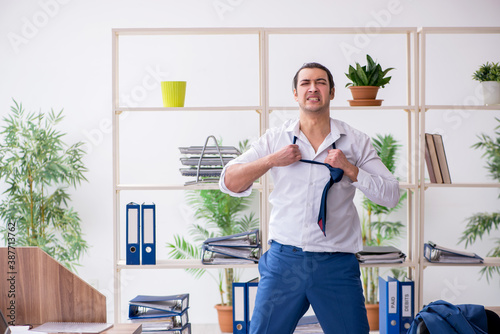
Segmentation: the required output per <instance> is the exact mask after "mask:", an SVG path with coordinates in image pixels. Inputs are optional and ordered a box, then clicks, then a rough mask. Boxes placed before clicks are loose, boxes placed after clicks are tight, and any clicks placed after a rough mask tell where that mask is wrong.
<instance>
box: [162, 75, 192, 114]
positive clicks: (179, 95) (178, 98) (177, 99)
mask: <svg viewBox="0 0 500 334" xmlns="http://www.w3.org/2000/svg"><path fill="white" fill-rule="evenodd" d="M161 92H162V96H163V106H164V107H166V108H168V107H184V99H185V97H186V81H162V82H161Z"/></svg>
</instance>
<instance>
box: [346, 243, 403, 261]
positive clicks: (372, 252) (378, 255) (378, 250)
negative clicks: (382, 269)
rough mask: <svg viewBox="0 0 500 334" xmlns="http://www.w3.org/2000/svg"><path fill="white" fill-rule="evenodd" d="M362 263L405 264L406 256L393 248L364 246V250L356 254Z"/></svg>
mask: <svg viewBox="0 0 500 334" xmlns="http://www.w3.org/2000/svg"><path fill="white" fill-rule="evenodd" d="M356 257H357V259H358V261H359V262H360V263H370V264H371V263H403V262H404V261H405V259H406V255H405V254H404V253H403V252H401V250H399V249H397V248H396V247H393V246H363V250H362V251H360V252H358V253H356Z"/></svg>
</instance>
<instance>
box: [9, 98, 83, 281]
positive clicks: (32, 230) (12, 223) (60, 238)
mask: <svg viewBox="0 0 500 334" xmlns="http://www.w3.org/2000/svg"><path fill="white" fill-rule="evenodd" d="M14 104H15V105H14V106H12V107H11V113H10V114H9V115H8V116H5V117H4V118H3V121H4V123H5V125H4V126H3V130H2V131H1V132H0V135H1V136H2V138H3V139H2V142H0V179H1V180H3V181H4V182H5V184H6V185H8V186H7V187H6V188H7V189H6V190H5V192H4V195H5V196H4V198H3V199H2V201H1V202H0V219H1V220H2V221H3V222H4V223H5V225H3V226H0V234H1V235H2V236H3V238H4V240H5V241H6V243H8V244H9V245H11V244H12V242H11V240H13V239H14V240H13V242H14V244H15V246H36V247H39V248H41V249H42V250H43V251H44V252H46V253H47V254H49V255H50V256H51V257H53V258H54V259H56V260H57V261H58V262H60V263H61V264H63V265H64V266H66V267H67V268H68V269H70V270H72V271H76V266H78V265H79V264H78V262H79V260H80V258H81V257H82V255H83V254H84V253H85V252H86V250H87V249H88V244H87V242H86V241H85V240H84V238H83V233H82V231H81V227H80V217H79V216H78V213H77V212H76V211H75V210H74V209H73V208H72V207H70V206H69V204H70V201H71V196H70V194H69V193H68V191H67V189H68V187H70V186H72V187H75V188H76V187H77V185H79V184H80V183H81V182H82V181H86V178H85V176H84V173H85V172H86V171H87V169H86V168H85V165H84V163H83V158H84V155H85V152H84V151H83V149H82V146H83V143H82V142H77V143H75V144H73V145H70V146H68V145H67V144H66V143H65V142H64V136H65V134H64V133H62V132H60V131H59V130H57V125H58V124H59V123H60V122H61V121H62V120H63V118H64V116H63V113H62V110H61V111H60V112H54V111H53V110H52V111H51V112H49V113H44V112H26V111H25V110H24V108H23V106H22V104H21V103H17V102H16V101H14ZM12 235H15V238H12ZM2 284H3V283H2Z"/></svg>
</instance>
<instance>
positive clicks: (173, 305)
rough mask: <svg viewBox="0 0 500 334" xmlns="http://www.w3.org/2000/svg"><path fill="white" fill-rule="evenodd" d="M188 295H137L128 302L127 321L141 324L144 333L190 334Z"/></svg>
mask: <svg viewBox="0 0 500 334" xmlns="http://www.w3.org/2000/svg"><path fill="white" fill-rule="evenodd" d="M188 309H189V294H187V293H185V294H179V295H171V296H145V295H139V296H137V297H135V298H134V299H131V300H130V301H129V319H130V321H131V322H136V323H141V324H142V331H143V332H146V333H151V334H153V333H157V334H159V333H163V334H191V323H190V322H189V316H188Z"/></svg>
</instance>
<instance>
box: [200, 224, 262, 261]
mask: <svg viewBox="0 0 500 334" xmlns="http://www.w3.org/2000/svg"><path fill="white" fill-rule="evenodd" d="M261 251H262V246H261V244H260V238H259V229H255V230H252V231H248V232H243V233H238V234H233V235H228V236H223V237H216V238H209V239H207V240H205V241H204V242H203V245H202V256H201V262H202V263H203V264H245V263H257V262H259V258H260V255H261Z"/></svg>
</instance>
